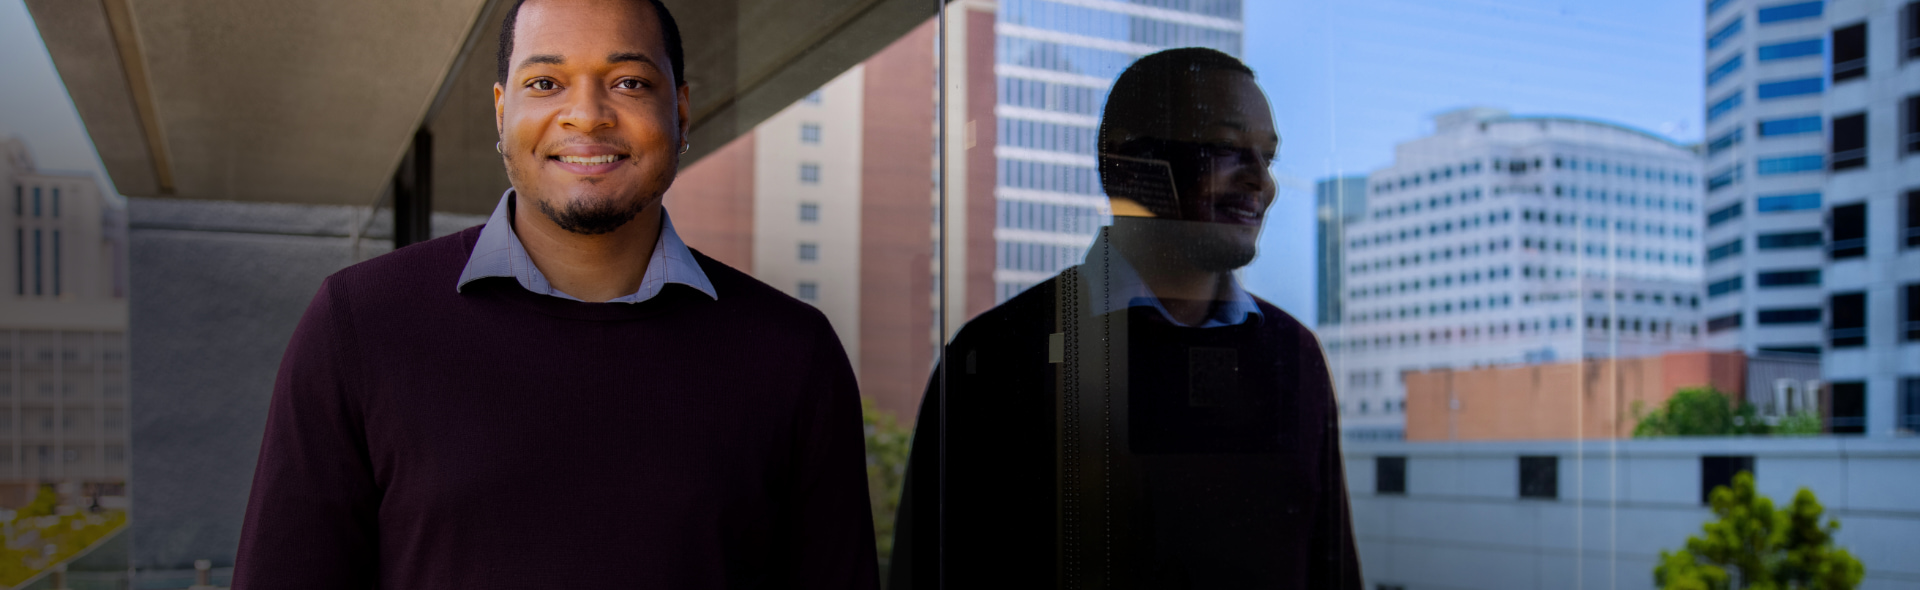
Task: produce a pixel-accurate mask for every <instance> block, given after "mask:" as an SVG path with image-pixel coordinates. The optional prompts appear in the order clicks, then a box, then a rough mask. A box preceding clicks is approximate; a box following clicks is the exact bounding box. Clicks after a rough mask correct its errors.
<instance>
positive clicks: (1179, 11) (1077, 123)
mask: <svg viewBox="0 0 1920 590" xmlns="http://www.w3.org/2000/svg"><path fill="white" fill-rule="evenodd" d="M1241 3H1242V0H1132V1H1130V2H1122V1H1118V0H1000V2H999V8H998V15H999V16H998V23H997V24H996V25H995V26H994V33H995V38H996V43H995V48H994V61H995V63H994V67H993V74H994V76H995V78H996V79H997V81H998V86H999V101H998V103H999V104H998V106H996V107H995V108H994V115H996V117H997V119H998V123H999V125H998V127H999V129H998V134H997V135H998V138H999V144H998V145H997V146H995V147H994V157H995V160H996V163H997V168H998V174H997V178H998V182H997V183H996V186H995V188H994V191H993V195H994V198H995V202H996V207H997V212H996V216H995V217H996V219H995V222H994V230H993V237H994V240H995V242H997V247H996V249H995V250H996V252H995V254H996V260H995V262H994V266H993V268H994V271H993V283H994V293H993V294H994V301H995V302H1000V301H1005V300H1007V299H1009V298H1011V297H1013V296H1014V295H1017V294H1019V293H1020V292H1021V291H1024V290H1026V289H1027V288H1028V287H1032V286H1033V285H1034V284H1036V283H1039V282H1041V281H1045V280H1047V279H1048V278H1051V277H1052V276H1053V275H1054V274H1057V273H1059V272H1060V271H1061V270H1063V269H1065V268H1067V267H1069V266H1072V265H1075V264H1079V263H1080V261H1081V260H1082V258H1083V257H1084V256H1085V255H1086V251H1087V247H1088V246H1089V245H1091V244H1092V243H1093V238H1094V236H1095V235H1096V234H1097V233H1098V231H1099V229H1100V227H1101V226H1103V225H1106V223H1107V221H1108V220H1109V219H1110V218H1111V215H1112V210H1111V209H1110V208H1109V206H1108V204H1107V199H1106V197H1105V196H1103V195H1104V194H1105V193H1104V192H1103V191H1102V190H1101V188H1100V175H1099V173H1098V171H1097V169H1096V168H1095V162H1096V158H1095V156H1096V154H1095V149H1096V148H1095V143H1096V138H1097V137H1098V136H1099V125H1100V110H1101V107H1102V106H1103V105H1105V104H1106V95H1107V90H1108V88H1109V87H1111V86H1112V85H1113V81H1114V79H1115V78H1118V77H1119V76H1120V72H1121V71H1123V70H1125V69H1126V67H1127V66H1128V65H1129V64H1132V63H1133V61H1134V60H1136V59H1139V58H1140V57H1141V56H1144V55H1147V54H1149V53H1153V52H1156V51H1160V50H1163V49H1167V48H1172V47H1210V48H1213V49H1218V50H1220V51H1223V52H1226V53H1227V54H1230V55H1233V56H1235V57H1238V56H1240V54H1241V45H1242V35H1243V34H1244V32H1245V26H1244V24H1243V22H1242V16H1241V8H1242V6H1241Z"/></svg>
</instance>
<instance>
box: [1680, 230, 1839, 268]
mask: <svg viewBox="0 0 1920 590" xmlns="http://www.w3.org/2000/svg"><path fill="white" fill-rule="evenodd" d="M1814 235H1815V236H1818V235H1819V232H1815V233H1814ZM1744 243H1745V242H1744V240H1742V239H1741V238H1734V239H1733V240H1732V241H1729V242H1727V243H1725V244H1720V245H1718V246H1714V247H1711V248H1707V262H1709V263H1711V262H1716V261H1719V260H1720V259H1723V258H1728V257H1732V256H1737V255H1739V254H1740V249H1741V245H1742V244H1744Z"/></svg>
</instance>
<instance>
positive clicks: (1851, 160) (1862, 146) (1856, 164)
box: [1828, 113, 1867, 172]
mask: <svg viewBox="0 0 1920 590" xmlns="http://www.w3.org/2000/svg"><path fill="white" fill-rule="evenodd" d="M1828 153H1830V154H1832V156H1833V159H1832V162H1833V164H1832V165H1833V170H1834V171H1835V172H1839V171H1841V170H1847V169H1850V168H1860V167H1863V166H1866V165H1867V114H1866V113H1854V114H1851V115H1847V116H1844V117H1834V118H1833V143H1832V147H1831V149H1830V150H1829V152H1828Z"/></svg>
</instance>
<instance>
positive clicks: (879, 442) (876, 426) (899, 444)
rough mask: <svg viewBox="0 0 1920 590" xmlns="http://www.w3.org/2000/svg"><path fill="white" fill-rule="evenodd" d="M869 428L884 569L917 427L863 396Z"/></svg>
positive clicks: (871, 495)
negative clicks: (879, 407)
mask: <svg viewBox="0 0 1920 590" xmlns="http://www.w3.org/2000/svg"><path fill="white" fill-rule="evenodd" d="M860 405H861V408H860V409H861V417H862V418H864V420H865V422H866V432H867V498H868V500H869V501H871V502H872V503H873V533H874V534H873V537H874V540H875V542H877V543H878V544H879V547H878V550H879V555H880V571H881V572H882V573H885V572H886V571H887V566H888V563H889V560H890V559H891V558H892V556H893V515H894V513H896V512H898V511H899V509H900V491H901V490H902V489H903V488H904V487H905V486H906V482H907V456H908V454H910V453H911V451H912V449H913V446H912V445H913V430H912V429H911V428H908V427H903V426H900V424H899V422H898V421H896V420H894V419H893V415H892V414H888V413H886V412H883V411H880V410H878V409H875V408H874V407H873V402H872V401H870V400H867V399H861V400H860Z"/></svg>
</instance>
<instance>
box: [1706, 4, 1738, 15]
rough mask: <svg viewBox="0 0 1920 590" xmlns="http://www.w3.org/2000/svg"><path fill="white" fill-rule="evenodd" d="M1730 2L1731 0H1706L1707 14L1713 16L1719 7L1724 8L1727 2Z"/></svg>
mask: <svg viewBox="0 0 1920 590" xmlns="http://www.w3.org/2000/svg"><path fill="white" fill-rule="evenodd" d="M1732 2H1733V0H1708V1H1707V16H1713V15H1714V14H1715V13H1718V12H1720V9H1722V8H1726V7H1727V4H1730V3H1732Z"/></svg>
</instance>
